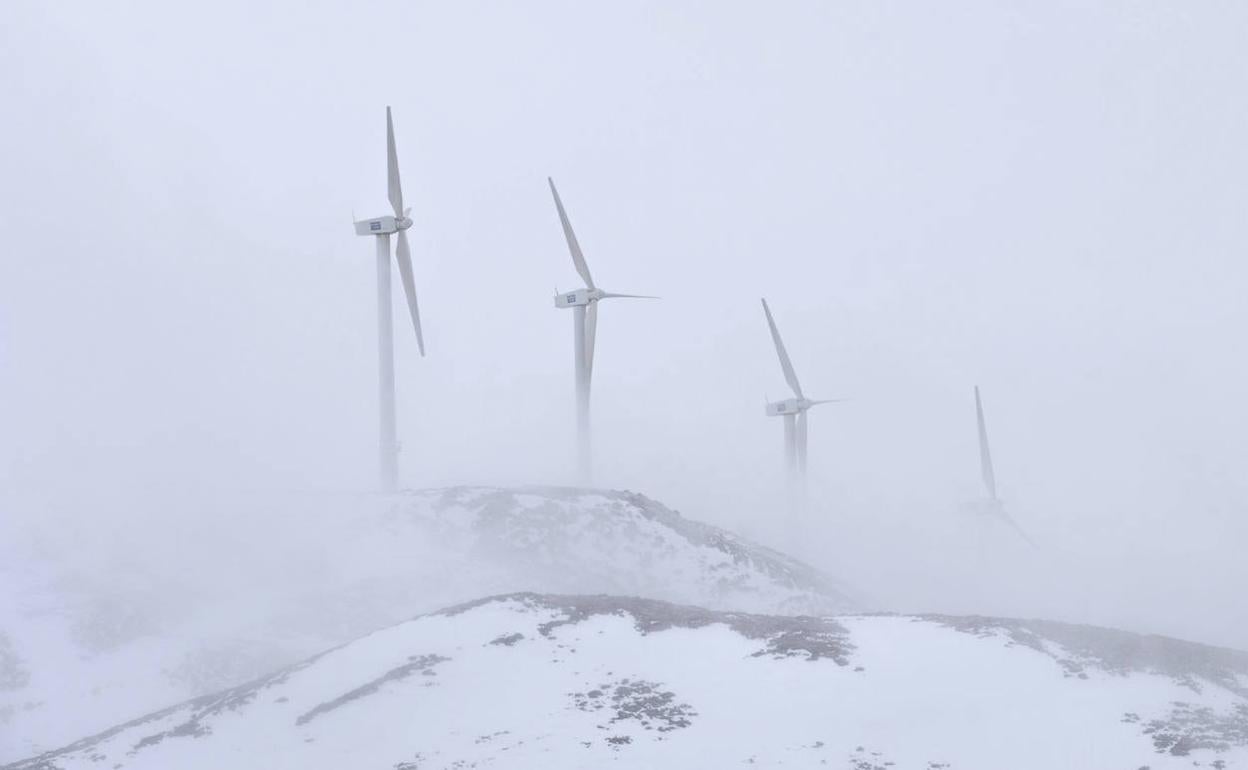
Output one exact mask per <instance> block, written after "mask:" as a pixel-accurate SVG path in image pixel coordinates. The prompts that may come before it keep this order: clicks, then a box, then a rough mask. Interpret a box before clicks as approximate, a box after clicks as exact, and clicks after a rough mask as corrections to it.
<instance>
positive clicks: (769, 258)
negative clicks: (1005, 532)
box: [0, 0, 1248, 648]
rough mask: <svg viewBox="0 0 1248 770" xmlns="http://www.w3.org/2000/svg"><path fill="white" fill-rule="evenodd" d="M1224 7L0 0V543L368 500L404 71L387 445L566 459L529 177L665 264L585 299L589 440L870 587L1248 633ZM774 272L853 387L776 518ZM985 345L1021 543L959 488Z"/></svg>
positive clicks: (818, 378) (150, 561)
mask: <svg viewBox="0 0 1248 770" xmlns="http://www.w3.org/2000/svg"><path fill="white" fill-rule="evenodd" d="M1246 39H1248V7H1245V6H1243V5H1242V4H1239V3H1233V2H1202V3H1183V4H1179V3H1166V2H1125V1H1119V2H1105V3H1097V4H1087V3H1077V2H1049V3H1024V2H1011V3H1000V2H956V3H940V4H933V3H919V2H911V3H902V2H865V1H856V2H837V3H823V2H810V3H797V2H786V3H779V4H770V5H760V4H756V3H737V2H733V3H723V2H685V3H680V4H673V3H661V2H634V3H615V4H602V3H593V4H586V3H573V2H565V3H546V2H542V3H479V2H466V3H442V4H432V3H403V2H384V3H383V2H365V3H350V4H348V3H329V2H285V3H264V4H256V3H242V2H219V3H213V4H200V5H199V6H198V7H195V8H192V7H189V6H188V5H186V4H169V3H158V2H125V3H90V2H76V3H71V2H58V3H42V2H33V0H32V1H30V2H27V1H25V0H17V1H15V2H8V3H5V4H4V6H3V8H0V104H2V105H3V114H4V119H3V126H4V128H3V139H4V141H3V143H0V212H3V213H2V214H0V244H3V249H2V251H0V254H2V256H0V378H2V379H0V505H2V506H3V507H2V508H0V517H2V524H0V535H2V536H3V538H4V541H5V543H4V547H2V548H0V553H5V552H7V553H9V554H10V555H12V554H15V553H27V552H30V553H33V552H34V550H33V549H36V548H37V549H38V551H39V552H40V553H48V554H52V555H54V556H55V557H56V558H58V559H59V560H61V561H62V562H65V563H69V564H72V565H75V566H76V568H78V569H80V570H83V571H84V572H85V573H87V574H89V575H90V576H91V577H92V579H94V580H96V581H98V582H99V583H101V584H105V585H106V584H109V583H110V582H111V581H120V582H124V581H126V580H129V579H131V578H130V577H129V575H132V574H134V575H138V576H139V578H138V579H140V580H143V581H151V582H154V583H157V584H159V582H160V576H162V575H172V574H175V573H179V574H185V573H186V572H190V573H192V574H203V575H207V574H209V573H210V572H211V571H212V569H214V568H215V569H220V568H221V567H222V565H230V564H232V563H235V562H237V561H239V560H238V559H237V558H236V554H235V549H236V548H237V546H238V544H239V543H240V542H245V543H248V544H249V545H250V547H253V548H255V549H257V550H259V551H264V552H266V553H270V554H273V558H274V559H277V560H278V563H279V564H280V563H281V559H284V558H285V559H291V560H297V559H300V558H305V557H306V554H303V553H301V552H300V551H299V549H298V548H295V547H287V546H283V545H282V544H283V543H287V544H289V543H300V542H301V541H300V540H299V538H298V537H297V536H295V535H292V534H291V533H290V532H289V531H287V530H286V529H284V527H286V525H287V524H288V523H289V521H290V517H289V516H281V517H267V518H266V512H267V511H271V510H272V509H273V508H274V507H275V506H278V507H281V506H286V507H291V506H298V505H312V504H315V505H318V506H323V505H341V509H342V515H344V516H349V515H351V505H352V503H351V501H352V499H353V493H356V492H358V491H361V490H367V489H369V488H371V486H372V485H373V484H374V476H375V428H376V426H375V423H376V402H375V390H376V351H375V344H376V343H375V334H376V332H375V305H374V302H375V299H374V280H375V278H374V268H373V244H372V243H371V242H370V241H368V240H365V239H361V238H358V237H356V236H354V235H353V231H352V228H351V217H352V213H353V212H354V213H355V214H356V215H358V216H366V215H371V214H376V213H381V212H384V211H385V210H386V203H385V198H384V192H385V190H384V155H383V152H384V134H383V127H384V122H383V121H384V111H383V108H384V106H385V105H387V104H389V105H392V106H393V109H394V114H395V122H396V133H397V140H398V148H399V155H400V161H401V165H402V169H403V175H404V183H405V193H406V196H407V199H408V203H409V205H411V206H412V217H413V219H414V220H415V226H414V227H413V229H412V230H411V235H412V236H413V252H414V256H415V261H416V282H417V287H418V290H419V293H420V300H421V309H422V315H423V317H424V320H425V324H426V329H425V333H426V340H427V343H428V350H429V355H428V358H426V359H423V360H421V359H420V358H419V357H418V356H417V351H416V346H415V343H414V339H413V338H412V335H411V332H410V329H409V328H407V327H406V325H405V324H404V321H405V317H404V316H403V315H402V314H401V313H400V314H399V315H397V316H396V332H397V358H398V386H399V420H400V424H399V432H400V436H401V438H402V439H403V441H404V445H403V454H402V455H401V460H400V462H401V475H402V478H403V481H404V484H405V485H407V486H411V487H427V486H440V485H448V484H457V483H492V484H524V483H571V482H572V478H571V469H572V462H571V448H572V441H571V439H572V412H571V407H572V377H571V350H570V348H571V329H570V328H569V327H570V324H571V322H570V319H569V317H568V313H566V312H561V311H557V310H556V309H554V308H553V307H552V302H551V296H552V294H553V293H554V289H555V287H556V286H558V287H560V288H571V287H573V286H574V283H575V280H576V279H575V273H574V271H573V268H572V265H571V262H570V260H569V258H568V255H567V250H566V246H565V244H564V242H563V238H562V234H561V232H560V230H559V226H558V223H557V220H556V218H555V212H554V208H553V206H552V204H551V200H550V196H549V193H548V190H547V188H546V186H545V177H546V176H547V175H552V176H554V178H555V179H556V180H557V182H558V183H559V184H560V191H561V193H562V195H563V197H564V200H565V202H566V204H567V206H568V210H569V214H570V216H571V218H572V222H573V224H574V225H575V227H576V230H577V233H578V235H579V236H580V240H581V243H582V245H583V247H584V249H585V252H586V255H587V258H588V261H589V264H590V266H591V268H592V269H593V272H594V276H595V278H596V279H597V281H598V282H599V283H600V284H601V285H603V286H604V287H606V288H607V289H609V290H613V291H623V292H635V293H642V294H650V293H652V294H659V295H662V297H663V299H662V300H661V301H657V302H649V301H645V302H643V301H640V300H639V301H624V300H621V301H618V302H611V303H604V305H603V308H602V312H601V320H600V325H599V341H598V356H597V360H596V362H595V371H594V404H593V414H594V431H595V447H596V458H595V465H596V468H597V474H596V479H595V483H596V484H599V485H602V486H606V487H611V488H629V489H635V490H638V491H641V492H644V493H646V494H649V495H651V496H653V497H655V498H657V499H660V500H663V501H664V502H666V503H667V504H669V505H671V506H673V507H675V508H678V509H680V510H681V511H682V512H683V513H684V514H685V515H687V516H690V517H693V518H698V519H702V520H705V521H709V522H712V523H715V524H719V525H722V526H726V527H729V528H732V529H735V530H737V531H739V532H742V533H743V534H746V535H748V536H752V537H755V538H757V539H759V540H762V541H764V542H768V543H772V544H776V545H780V546H785V545H787V544H792V543H794V542H795V541H798V543H799V544H798V545H797V546H796V548H795V550H797V551H798V555H800V556H802V557H804V558H806V559H808V560H810V561H811V562H813V563H815V564H817V565H818V566H820V567H822V568H824V569H826V570H828V571H829V572H831V573H832V574H836V575H838V576H840V577H842V578H844V579H846V580H848V581H849V582H851V583H854V584H856V585H857V586H858V587H859V588H860V589H862V590H863V591H864V593H866V594H868V595H869V596H871V597H873V598H874V599H875V600H876V602H877V604H878V605H879V606H880V607H883V608H892V609H904V610H930V611H949V612H984V613H993V614H1014V615H1043V616H1046V617H1051V618H1055V619H1064V620H1076V621H1085V622H1096V623H1101V624H1107V625H1115V626H1121V627H1127V628H1132V629H1135V630H1141V631H1152V632H1161V633H1167V634H1170V635H1175V636H1181V637H1186V638H1190V639H1195V640H1198V641H1205V642H1211V643H1218V644H1226V645H1232V646H1238V647H1241V648H1248V616H1245V614H1244V613H1243V599H1242V586H1243V585H1244V584H1245V580H1248V561H1246V560H1245V559H1244V558H1243V554H1244V544H1245V542H1246V540H1248V517H1246V514H1248V482H1246V481H1245V477H1244V474H1243V468H1245V467H1246V466H1248V410H1246V409H1245V408H1244V404H1243V401H1242V398H1243V394H1244V393H1245V392H1248V364H1245V360H1246V359H1245V355H1244V353H1245V351H1244V345H1243V342H1242V340H1243V335H1244V330H1245V329H1248V306H1246V304H1245V302H1244V301H1243V296H1244V290H1245V285H1246V283H1248V268H1246V267H1245V261H1244V253H1245V246H1246V245H1248V219H1246V218H1245V217H1244V214H1243V212H1244V201H1245V200H1248V142H1245V139H1244V137H1245V136H1248V48H1245V46H1244V40H1246ZM760 296H766V297H767V298H768V300H769V301H770V302H771V304H772V307H773V309H774V311H775V313H776V318H777V321H778V323H779V325H780V329H781V331H782V333H783V334H784V336H785V339H786V342H787V344H788V346H789V350H790V353H791V354H792V357H793V360H794V363H795V365H796V367H797V371H798V374H799V375H800V377H801V380H802V383H803V386H804V388H805V389H806V390H807V392H808V394H809V395H811V396H812V397H817V398H836V397H845V398H848V399H850V400H848V401H847V402H845V403H841V404H834V405H827V406H822V407H819V408H818V409H816V410H815V411H814V412H812V414H811V434H810V435H811V438H810V441H811V447H810V464H811V479H810V490H809V497H810V503H809V506H808V510H807V511H806V514H805V515H806V517H807V521H806V523H805V524H804V525H802V526H803V527H804V530H805V533H804V535H803V536H801V537H795V536H794V535H793V534H792V529H791V524H790V522H791V519H790V517H789V513H788V512H787V510H786V506H785V504H784V499H783V494H782V491H781V490H782V479H781V475H780V452H781V443H780V434H781V428H780V425H779V424H778V421H776V420H771V419H767V418H765V417H764V416H763V413H762V408H763V407H762V405H763V402H764V399H765V397H766V396H768V395H770V396H771V397H773V398H776V397H779V396H781V395H782V394H784V393H785V386H784V381H783V379H782V378H781V376H780V371H779V367H778V365H777V362H776V359H775V354H774V351H773V350H772V348H771V343H770V340H769V338H768V336H767V332H766V327H765V324H764V320H763V316H762V312H761V308H760V306H759V301H758V299H759V297H760ZM400 307H401V306H400ZM975 384H978V385H979V386H980V387H981V388H982V389H983V392H984V399H985V408H986V411H987V418H988V428H989V432H990V435H991V438H992V444H993V450H994V454H995V457H996V461H997V476H998V480H999V484H1000V487H1001V489H1002V492H1003V496H1004V497H1005V499H1006V503H1007V506H1008V508H1009V510H1010V511H1011V512H1012V514H1013V515H1014V517H1015V518H1016V519H1017V520H1018V521H1019V523H1020V524H1021V525H1022V526H1023V527H1024V528H1026V529H1027V530H1028V531H1029V532H1030V533H1031V534H1032V536H1033V537H1034V539H1035V540H1037V541H1038V543H1039V544H1040V548H1039V549H1037V550H1035V551H1032V550H1029V549H1027V548H1025V547H1020V545H1019V544H1018V543H1016V542H1014V541H1011V540H1009V539H1008V538H998V539H996V540H992V539H984V538H982V537H981V535H982V533H979V532H978V530H976V528H975V527H974V526H969V527H968V525H967V521H966V518H965V516H964V515H963V514H961V513H960V509H961V506H962V505H963V504H964V503H965V502H966V501H968V500H972V499H974V498H976V497H978V496H980V495H981V488H980V484H979V478H978V475H979V474H978V457H977V449H976V444H975V441H976V439H975V429H974V413H973V400H972V395H971V388H972V386H973V385H975ZM313 501H314V502H313ZM278 522H281V525H280V526H279V524H278ZM968 533H969V534H968ZM249 553H251V552H249ZM256 562H257V560H256V559H253V558H251V557H250V556H248V557H247V558H244V559H242V560H241V563H244V564H248V565H252V566H254V564H255V563H256ZM281 576H282V572H281V570H280V569H273V570H272V571H271V572H257V573H256V574H254V575H249V574H244V575H241V576H240V575H232V576H231V581H237V583H238V584H240V585H245V584H246V583H247V578H248V577H253V578H254V579H255V580H281ZM204 579H205V580H208V579H209V578H207V577H205V578H204ZM231 585H234V583H233V582H231ZM244 601H245V599H240V602H244Z"/></svg>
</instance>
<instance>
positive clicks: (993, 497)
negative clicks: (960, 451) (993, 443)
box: [975, 385, 1036, 547]
mask: <svg viewBox="0 0 1248 770" xmlns="http://www.w3.org/2000/svg"><path fill="white" fill-rule="evenodd" d="M975 423H976V426H977V427H978V428H979V473H980V476H981V477H982V478H983V480H984V491H985V492H987V493H988V497H987V498H986V499H985V501H984V506H983V508H984V511H985V512H986V513H987V514H988V515H990V516H995V517H996V518H999V519H1001V520H1002V521H1003V522H1005V523H1006V524H1008V525H1009V526H1010V528H1011V529H1013V530H1014V531H1015V532H1016V533H1018V536H1019V537H1021V538H1022V539H1023V540H1025V541H1027V543H1028V544H1029V545H1031V546H1032V547H1036V544H1035V542H1034V541H1032V539H1031V538H1030V537H1028V536H1027V533H1026V532H1024V531H1023V528H1022V527H1020V526H1018V522H1016V521H1014V518H1013V517H1012V516H1010V515H1009V514H1008V513H1006V512H1005V504H1004V503H1002V502H1001V498H1000V497H998V496H997V474H996V473H995V472H994V471H993V468H992V452H991V451H989V449H988V426H987V424H986V423H985V422H984V404H983V401H982V400H981V399H980V397H979V386H978V385H976V386H975Z"/></svg>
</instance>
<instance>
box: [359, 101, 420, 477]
mask: <svg viewBox="0 0 1248 770" xmlns="http://www.w3.org/2000/svg"><path fill="white" fill-rule="evenodd" d="M386 176H387V195H388V197H389V199H390V206H391V208H393V209H394V215H393V216H391V215H389V214H387V215H385V216H381V217H375V218H373V219H365V220H361V221H359V222H356V223H355V234H356V235H369V236H373V237H374V238H376V239H377V362H378V366H377V372H378V383H377V385H378V388H377V390H378V406H379V418H380V422H379V428H380V430H379V433H378V454H379V459H380V463H381V488H382V491H383V492H393V491H395V489H397V488H398V477H399V441H398V436H397V429H396V427H395V417H394V315H393V312H394V311H393V309H392V308H391V303H390V299H391V290H390V236H391V235H393V234H395V233H397V234H398V245H397V246H396V248H395V252H394V260H395V262H397V263H398V265H399V278H400V280H401V281H402V283H403V293H404V294H405V295H407V309H408V312H409V313H410V314H411V317H412V326H413V327H414V328H415V330H416V345H417V347H419V348H420V355H421V356H422V357H423V356H424V355H425V339H424V337H423V335H422V334H421V332H420V310H419V308H418V307H417V305H416V283H415V281H414V280H413V278H412V254H411V249H410V247H409V246H408V243H407V231H408V228H410V227H411V226H412V220H411V218H410V217H408V213H409V212H410V211H411V209H405V208H403V187H402V185H401V184H400V183H399V157H398V153H397V152H396V151H395V148H394V121H393V120H392V119H391V117H390V108H389V107H386Z"/></svg>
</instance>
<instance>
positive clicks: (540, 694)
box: [8, 594, 1248, 770]
mask: <svg viewBox="0 0 1248 770" xmlns="http://www.w3.org/2000/svg"><path fill="white" fill-rule="evenodd" d="M604 766H613V767H636V768H660V767H671V768H725V767H738V766H763V767H774V766H785V767H825V766H828V767H837V768H850V769H852V770H884V769H885V768H895V769H896V770H904V769H907V768H914V769H916V770H918V769H922V770H934V769H935V768H957V769H958V770H974V769H976V768H980V769H983V770H999V769H1000V768H1011V770H1025V769H1026V768H1037V769H1039V768H1044V769H1045V770H1052V769H1053V768H1097V769H1100V768H1130V769H1135V768H1143V767H1147V768H1152V769H1153V770H1160V769H1161V768H1180V767H1181V768H1191V767H1211V768H1212V767H1216V768H1223V767H1243V766H1248V654H1244V653H1239V652H1234V651H1229V650H1224V649H1218V648H1212V647H1206V646H1202V645H1197V644H1191V643H1186V642H1180V641H1175V640H1171V639H1165V638H1161V637H1149V636H1137V635H1133V634H1128V633H1123V632H1118V631H1109V630H1105V629H1098V628H1091V627H1085V626H1071V625H1063V624H1058V623H1047V622H1036V621H1017V620H995V619H989V618H953V617H937V616H928V617H906V616H880V615H875V616H872V615H866V616H863V615H858V616H852V615H851V616H839V617H834V618H822V619H820V618H812V617H780V616H765V615H749V614H739V613H727V612H717V611H711V610H704V609H697V608H691V607H686V606H679V605H673V604H668V603H664V602H659V601H653V600H645V599H629V598H613V597H604V596H551V595H538V594H515V595H508V596H502V597H495V598H490V599H485V600H482V601H476V602H472V603H468V604H463V605H459V606H456V607H453V608H451V609H447V610H444V611H441V612H436V613H433V614H430V615H426V616H423V617H420V618H417V619H415V620H411V621H408V622H405V623H402V624H399V625H397V626H393V627H391V628H388V629H385V630H382V631H378V632H376V633H373V634H370V635H368V636H366V637H363V638H361V639H358V640H356V641H354V642H351V643H350V644H347V645H344V646H342V647H339V648H337V649H333V650H330V651H328V652H325V653H323V654H321V655H318V656H316V657H313V658H310V659H308V660H306V661H304V662H302V663H299V664H297V665H294V666H291V667H288V668H286V669H283V670H280V671H278V672H276V673H274V674H272V675H269V676H266V677H264V678H262V679H259V680H256V681H254V682H252V683H249V684H247V685H244V686H240V687H237V688H234V689H231V690H227V691H225V692H222V693H219V694H217V695H214V696H209V697H204V698H199V699H197V700H194V701H191V702H188V703H184V704H182V705H179V706H175V707H172V708H169V709H166V710H164V711H161V712H158V713H155V714H152V715H151V716H148V717H144V718H142V719H138V720H135V721H132V722H129V723H126V724H124V725H121V726H120V727H117V728H115V729H113V730H109V731H108V732H105V733H102V734H100V735H97V736H95V737H91V738H87V739H84V740H81V741H79V742H77V743H75V744H73V745H71V746H68V747H67V748H65V749H62V750H59V751H55V752H51V753H48V754H46V755H44V756H41V757H38V758H34V759H30V760H27V761H22V762H18V763H16V764H13V765H10V766H9V768H8V770H73V769H76V768H84V769H85V768H91V769H92V770H96V769H97V768H101V767H104V768H114V769H115V770H123V769H124V770H142V769H144V768H148V769H150V770H169V768H178V770H197V769H202V770H209V769H211V770H219V769H220V768H224V767H229V768H234V769H237V770H245V769H247V768H256V769H259V768H264V770H280V769H285V768H289V769H290V770H294V769H295V768H299V770H318V769H323V770H340V769H341V768H346V767H350V768H387V769H388V770H417V769H418V768H419V769H420V770H433V769H435V768H472V767H506V768H543V769H544V770H547V769H552V768H589V767H604Z"/></svg>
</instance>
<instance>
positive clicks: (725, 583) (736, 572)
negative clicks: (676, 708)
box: [394, 487, 862, 614]
mask: <svg viewBox="0 0 1248 770" xmlns="http://www.w3.org/2000/svg"><path fill="white" fill-rule="evenodd" d="M400 500H401V501H400V502H399V503H397V504H396V508H395V512H394V515H395V517H396V518H397V519H399V520H402V519H404V518H406V519H407V521H408V523H410V524H411V525H413V526H415V527H417V528H419V529H420V530H421V531H422V533H430V534H432V533H437V536H438V537H437V539H439V540H447V539H449V540H459V541H461V542H462V543H463V544H464V546H465V547H466V549H468V550H471V551H473V552H476V553H479V554H481V555H482V556H483V557H485V558H486V559H489V560H493V561H494V562H495V563H501V564H504V565H507V566H508V567H509V571H510V572H511V573H513V575H518V576H520V578H519V579H520V580H521V581H522V582H525V581H527V582H532V583H537V584H540V585H533V586H523V587H525V588H532V589H533V590H536V591H539V592H542V593H554V592H565V591H566V592H569V593H599V592H601V593H610V594H622V595H634V596H648V597H652V598H658V599H666V600H668V601H676V602H686V603H691V604H698V605H700V606H705V607H711V608H716V609H735V610H746V611H753V612H769V613H784V614H790V613H792V614H803V613H804V614H832V613H836V612H846V611H852V610H859V609H862V606H861V603H860V602H859V601H858V600H857V599H856V598H853V597H852V595H851V594H852V592H851V590H850V589H848V588H846V587H845V586H843V585H841V584H839V583H838V582H836V581H835V580H833V579H832V578H830V577H829V576H827V575H824V574H822V573H820V572H819V571H818V570H816V569H814V568H812V567H810V566H809V565H806V564H804V563H802V562H800V561H797V560H796V559H793V558H790V557H788V556H786V555H784V554H782V553H780V552H778V551H775V550H772V549H770V548H766V547H764V546H761V545H758V544H756V543H751V542H749V541H747V540H744V539H742V538H739V537H737V536H736V535H734V534H732V533H731V532H728V531H727V530H723V529H720V528H719V527H714V526H711V525H709V524H703V523H701V522H698V521H693V520H691V519H686V518H684V517H683V516H681V515H680V514H679V513H677V512H675V511H673V510H671V509H670V508H668V507H666V506H664V505H663V504H661V503H659V502H657V501H655V500H652V499H650V498H648V497H646V496H645V495H641V494H637V493H635V492H628V491H606V490H585V489H575V488H564V487H529V488H521V489H502V488H489V487H454V488H450V489H443V490H426V491H421V492H414V493H410V494H409V495H407V496H404V497H403V498H401V499H400ZM451 532H457V533H458V535H457V536H449V534H450V533H451ZM513 580H514V578H513ZM587 581H588V582H587ZM552 585H557V586H558V587H552ZM517 587H519V586H516V585H512V586H510V587H508V588H504V589H502V590H504V591H514V590H516V588H517Z"/></svg>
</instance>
